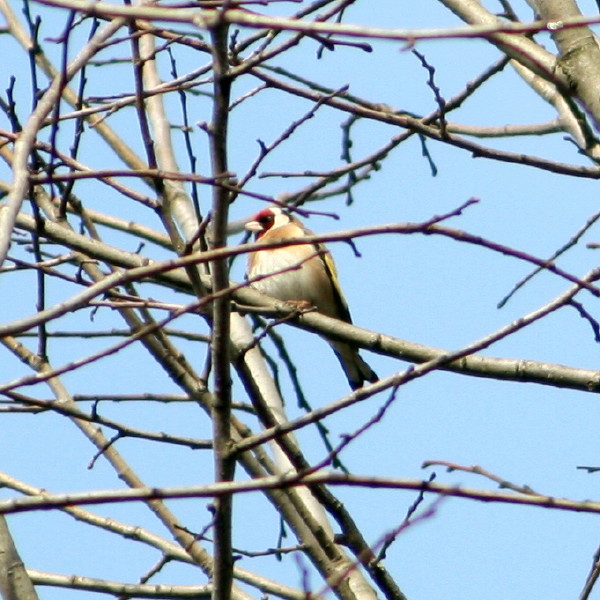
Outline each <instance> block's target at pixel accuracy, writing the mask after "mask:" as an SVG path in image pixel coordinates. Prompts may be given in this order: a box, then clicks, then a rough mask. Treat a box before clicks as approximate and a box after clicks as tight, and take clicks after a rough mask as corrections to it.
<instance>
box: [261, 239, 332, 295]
mask: <svg viewBox="0 0 600 600" xmlns="http://www.w3.org/2000/svg"><path fill="white" fill-rule="evenodd" d="M306 256H307V253H305V252H301V253H298V252H297V248H295V249H294V248H279V249H277V250H276V251H270V252H269V251H264V250H263V251H259V252H256V255H255V257H254V264H253V266H252V271H251V273H250V276H251V277H252V278H254V277H257V276H261V275H270V274H272V273H277V274H276V275H272V276H271V277H266V278H265V279H261V280H260V281H256V282H254V283H253V284H252V286H253V287H255V288H256V289H258V290H259V291H261V292H263V293H264V294H268V295H269V296H273V297H274V298H278V299H279V300H284V301H288V300H305V301H308V302H311V303H312V304H315V299H314V298H313V297H312V296H313V293H314V289H315V283H316V282H315V281H314V269H312V268H310V264H309V263H310V262H311V261H314V260H320V259H319V258H318V257H315V258H312V259H309V261H308V262H302V259H303V258H306ZM286 269H288V270H287V271H286ZM282 270H283V271H284V272H283V273H279V271H282Z"/></svg>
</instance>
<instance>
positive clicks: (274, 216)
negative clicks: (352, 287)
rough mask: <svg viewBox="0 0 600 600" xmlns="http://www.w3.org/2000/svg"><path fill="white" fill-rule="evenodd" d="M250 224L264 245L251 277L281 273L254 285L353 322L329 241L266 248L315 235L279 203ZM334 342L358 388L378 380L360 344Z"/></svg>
mask: <svg viewBox="0 0 600 600" xmlns="http://www.w3.org/2000/svg"><path fill="white" fill-rule="evenodd" d="M246 229H247V230H248V231H251V232H253V233H254V234H255V243H256V246H257V247H258V248H259V249H258V250H257V251H256V252H251V253H250V254H249V255H248V278H249V279H250V280H253V279H255V278H256V277H259V276H264V275H270V274H271V273H277V274H276V275H273V276H272V277H265V278H262V279H260V280H258V281H254V282H253V283H252V287H254V288H256V289H257V290H258V291H260V292H262V293H264V294H267V295H268V296H272V297H273V298H277V299H278V300H283V301H285V302H290V303H293V304H296V305H299V306H307V307H310V306H312V307H314V308H316V309H317V310H318V311H319V312H320V313H323V314H324V315H327V316H329V317H333V318H334V319H339V320H340V321H345V322H346V323H352V319H351V318H350V311H349V310H348V305H347V304H346V300H345V299H344V296H343V294H342V290H341V288H340V285H339V282H338V278H337V272H336V269H335V264H334V263H333V259H332V258H331V254H330V253H329V251H328V250H327V248H326V247H325V246H324V245H323V244H300V245H294V246H282V247H279V248H266V249H264V250H260V246H261V245H264V244H267V243H269V242H275V241H280V240H286V239H293V238H296V239H297V238H301V237H305V236H309V235H314V234H313V232H312V231H310V230H309V229H307V228H306V227H304V225H303V224H302V223H301V222H300V221H299V220H298V219H296V218H295V217H293V216H291V215H289V214H287V213H286V212H284V211H283V210H282V209H281V208H279V207H270V208H265V209H264V210H261V211H260V212H259V213H258V214H257V215H255V216H254V217H253V219H252V221H250V222H248V223H246ZM286 269H287V270H286ZM280 271H282V272H280ZM328 342H329V344H330V345H331V347H332V348H333V350H334V352H335V354H336V356H337V357H338V359H339V361H340V363H341V365H342V368H343V369H344V371H345V373H346V377H347V378H348V382H349V383H350V387H351V388H352V389H353V390H355V389H357V388H359V387H362V385H363V384H364V382H365V381H370V382H374V381H377V379H378V377H377V375H376V374H375V372H374V371H373V369H371V367H369V365H368V364H367V363H366V362H365V361H364V360H363V359H362V358H361V357H360V355H359V354H358V348H357V347H356V346H354V345H353V344H351V343H348V342H338V341H332V340H328Z"/></svg>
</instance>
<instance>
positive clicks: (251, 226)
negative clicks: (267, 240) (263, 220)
mask: <svg viewBox="0 0 600 600" xmlns="http://www.w3.org/2000/svg"><path fill="white" fill-rule="evenodd" d="M244 229H246V230H247V231H252V232H254V233H259V232H260V231H262V230H263V226H262V225H261V224H260V223H259V222H258V221H248V223H246V224H245V225H244Z"/></svg>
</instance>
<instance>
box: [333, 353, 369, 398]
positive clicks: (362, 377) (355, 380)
mask: <svg viewBox="0 0 600 600" xmlns="http://www.w3.org/2000/svg"><path fill="white" fill-rule="evenodd" d="M330 344H331V347H332V348H333V351H334V352H335V354H336V356H337V357H338V360H339V361H340V364H341V365H342V368H343V369H344V372H345V373H346V377H347V378H348V383H349V384H350V387H351V388H352V389H353V390H356V389H358V388H361V387H362V386H363V385H364V383H365V381H368V382H370V383H374V382H375V381H378V379H379V377H378V376H377V373H375V371H373V369H371V367H370V366H369V365H368V364H367V363H366V362H365V361H364V360H363V358H362V357H361V356H360V354H359V353H358V348H356V347H355V346H352V345H351V344H346V343H343V342H330Z"/></svg>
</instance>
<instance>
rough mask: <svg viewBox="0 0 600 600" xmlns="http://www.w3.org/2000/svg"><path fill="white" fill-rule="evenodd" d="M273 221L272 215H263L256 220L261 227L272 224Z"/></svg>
mask: <svg viewBox="0 0 600 600" xmlns="http://www.w3.org/2000/svg"><path fill="white" fill-rule="evenodd" d="M273 219H274V216H273V215H264V216H262V217H261V218H260V219H258V222H259V223H260V224H261V225H267V224H268V223H272V222H273Z"/></svg>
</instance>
